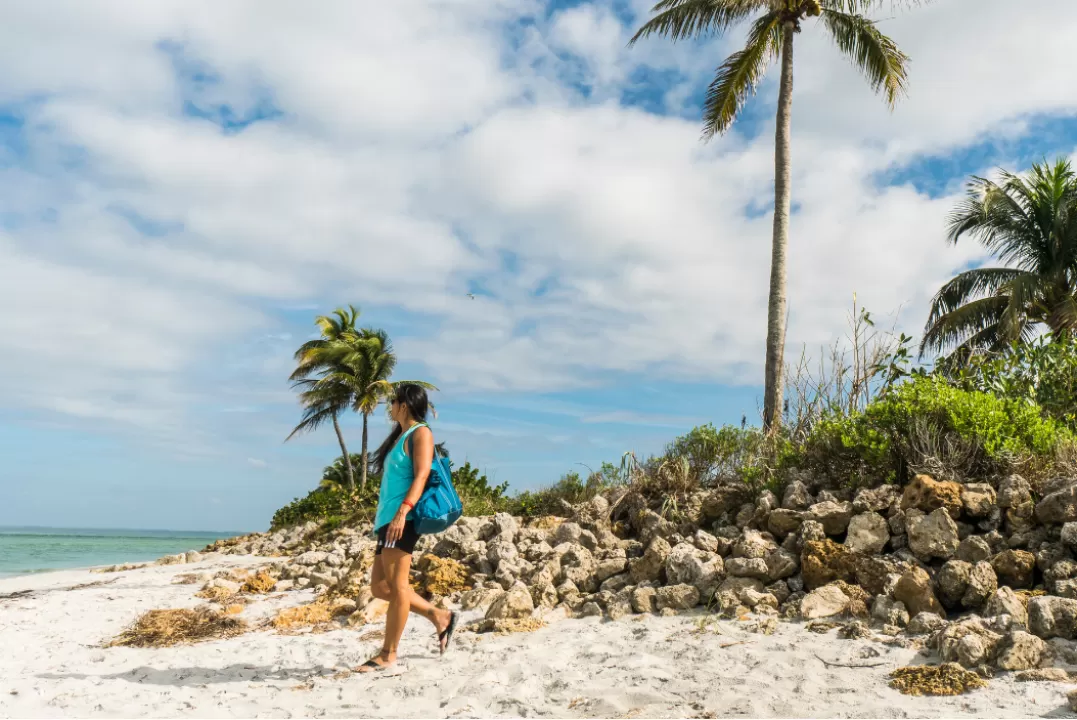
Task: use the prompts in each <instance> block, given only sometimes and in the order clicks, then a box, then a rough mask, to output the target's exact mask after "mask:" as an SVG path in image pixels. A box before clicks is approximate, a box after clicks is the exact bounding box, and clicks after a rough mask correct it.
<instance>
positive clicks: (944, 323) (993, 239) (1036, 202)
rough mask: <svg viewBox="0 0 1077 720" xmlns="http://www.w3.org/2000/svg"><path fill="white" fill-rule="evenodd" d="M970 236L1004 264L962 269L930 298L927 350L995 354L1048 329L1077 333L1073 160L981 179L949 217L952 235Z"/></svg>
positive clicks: (1076, 211) (1076, 209)
mask: <svg viewBox="0 0 1077 720" xmlns="http://www.w3.org/2000/svg"><path fill="white" fill-rule="evenodd" d="M966 235H969V236H971V237H972V238H974V239H975V240H977V241H978V242H979V243H980V244H981V245H983V246H984V247H985V248H987V249H988V250H990V251H991V252H992V253H993V254H994V255H995V256H996V257H998V259H999V260H1000V261H1001V262H1002V264H1003V265H1002V266H1001V267H983V268H976V269H973V270H967V271H965V272H963V273H959V274H958V275H956V276H955V277H954V278H953V279H952V280H950V281H949V282H948V283H946V284H945V285H943V286H942V289H940V290H939V292H938V293H937V294H936V295H935V298H934V299H933V300H932V303H931V312H930V315H929V317H928V321H927V327H926V329H925V331H924V339H923V342H922V343H921V345H920V352H921V355H923V354H924V353H925V352H927V351H935V352H939V353H942V352H946V351H947V350H953V351H955V352H957V353H958V354H959V355H965V356H967V355H971V354H974V353H976V352H983V351H987V352H993V351H998V350H1001V349H1003V348H1004V347H1006V346H1008V345H1010V344H1012V343H1014V342H1028V341H1030V340H1032V339H1033V338H1034V337H1035V336H1036V334H1037V333H1038V332H1039V331H1040V330H1041V329H1043V328H1046V329H1049V330H1050V331H1051V332H1052V333H1054V334H1055V335H1056V336H1060V335H1070V336H1072V335H1073V334H1074V331H1075V330H1077V297H1075V294H1077V178H1075V176H1074V172H1073V169H1072V168H1071V167H1070V164H1069V162H1067V161H1065V160H1058V161H1056V162H1055V163H1054V164H1053V165H1050V164H1047V163H1042V164H1040V163H1037V164H1034V165H1033V166H1032V170H1031V171H1029V172H1028V173H1027V174H1026V175H1025V176H1019V175H1014V174H1012V173H1008V172H1005V171H1001V172H1000V177H999V181H998V182H994V181H991V180H987V179H984V178H980V177H976V178H973V180H972V181H971V182H970V183H969V190H968V198H967V199H966V200H965V201H964V202H963V203H962V204H961V205H960V206H958V208H957V209H956V210H955V211H954V213H953V214H952V215H951V217H950V230H949V235H948V240H949V242H950V243H953V244H956V243H957V242H958V240H960V239H961V238H962V237H964V236H966Z"/></svg>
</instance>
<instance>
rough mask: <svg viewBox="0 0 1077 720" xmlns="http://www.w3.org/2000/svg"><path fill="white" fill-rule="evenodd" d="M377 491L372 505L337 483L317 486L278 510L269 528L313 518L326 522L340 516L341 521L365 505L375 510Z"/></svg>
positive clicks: (282, 526)
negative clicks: (349, 492) (304, 495)
mask: <svg viewBox="0 0 1077 720" xmlns="http://www.w3.org/2000/svg"><path fill="white" fill-rule="evenodd" d="M376 493H377V490H375V495H374V504H373V505H371V504H370V502H369V500H368V501H367V503H365V504H364V503H362V502H361V501H360V499H359V498H358V496H356V495H349V494H348V492H347V491H346V490H345V489H344V488H341V487H339V486H336V485H329V486H323V487H318V488H315V489H314V490H311V491H310V492H309V493H307V495H306V497H302V498H296V499H295V500H293V501H292V502H290V503H288V504H287V505H285V506H284V507H282V508H281V509H280V510H277V512H276V513H274V515H273V520H272V522H271V523H270V526H269V529H270V530H271V531H272V530H279V529H280V528H284V527H290V526H292V525H301V524H303V523H306V522H310V521H312V520H313V521H314V522H317V523H324V522H326V521H329V520H330V519H332V518H338V522H339V519H342V518H345V517H351V516H353V515H355V514H356V513H357V512H358V511H360V510H361V509H363V507H364V505H365V506H366V507H367V508H369V509H370V510H371V512H373V508H374V507H375V506H376V505H377V494H376Z"/></svg>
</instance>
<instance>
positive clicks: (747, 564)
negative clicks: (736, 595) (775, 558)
mask: <svg viewBox="0 0 1077 720" xmlns="http://www.w3.org/2000/svg"><path fill="white" fill-rule="evenodd" d="M725 568H726V572H728V573H729V575H730V576H732V577H750V578H756V579H757V580H767V581H769V580H770V573H769V572H768V571H767V561H766V560H764V559H763V558H730V559H729V560H727V561H726V564H725Z"/></svg>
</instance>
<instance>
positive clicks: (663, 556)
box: [629, 537, 672, 584]
mask: <svg viewBox="0 0 1077 720" xmlns="http://www.w3.org/2000/svg"><path fill="white" fill-rule="evenodd" d="M671 551H672V548H670V546H669V543H668V542H666V541H665V540H663V539H662V538H660V537H656V538H654V539H653V540H651V542H650V544H648V545H647V550H646V551H644V553H643V557H640V558H635V559H633V560H632V561H630V563H629V572H630V573H631V575H632V580H633V582H635V583H636V584H639V583H641V582H657V581H658V580H660V579H661V577H662V572H663V571H664V570H665V565H666V560H667V559H668V558H669V554H670V552H671Z"/></svg>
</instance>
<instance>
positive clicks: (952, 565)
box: [935, 560, 972, 609]
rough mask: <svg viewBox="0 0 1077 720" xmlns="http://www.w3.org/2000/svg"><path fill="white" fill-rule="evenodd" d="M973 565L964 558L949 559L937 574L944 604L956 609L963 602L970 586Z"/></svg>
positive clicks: (940, 597)
mask: <svg viewBox="0 0 1077 720" xmlns="http://www.w3.org/2000/svg"><path fill="white" fill-rule="evenodd" d="M971 574H972V565H970V564H969V563H967V562H964V561H962V560H949V561H947V563H946V564H945V565H943V566H942V568H941V569H940V570H939V573H938V575H936V576H935V582H936V584H937V585H938V590H939V592H938V597H939V601H940V602H941V603H942V604H943V606H945V607H947V608H949V609H954V608H957V607H958V606H959V605H960V604H961V598H962V597H963V596H964V595H965V590H966V589H967V588H968V584H969V575H971Z"/></svg>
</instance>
